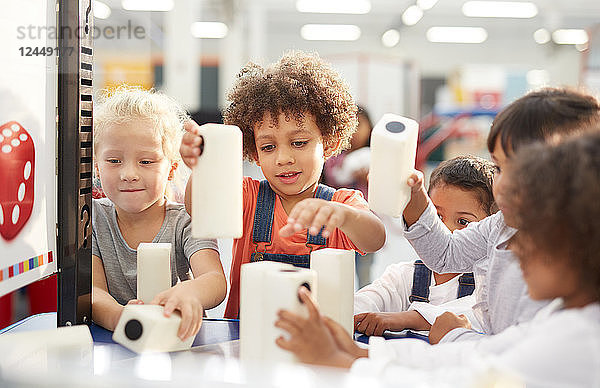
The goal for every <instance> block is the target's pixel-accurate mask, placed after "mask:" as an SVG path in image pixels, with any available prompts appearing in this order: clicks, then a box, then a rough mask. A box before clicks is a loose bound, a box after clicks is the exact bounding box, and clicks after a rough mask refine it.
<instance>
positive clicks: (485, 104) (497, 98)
mask: <svg viewBox="0 0 600 388" xmlns="http://www.w3.org/2000/svg"><path fill="white" fill-rule="evenodd" d="M473 99H474V100H475V105H477V106H478V107H480V108H482V109H500V108H501V104H502V93H501V92H496V91H483V90H476V91H474V92H473Z"/></svg>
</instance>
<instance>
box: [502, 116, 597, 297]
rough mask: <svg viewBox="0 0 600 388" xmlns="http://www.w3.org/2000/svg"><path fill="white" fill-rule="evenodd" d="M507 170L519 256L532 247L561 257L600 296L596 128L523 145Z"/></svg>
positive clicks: (585, 284)
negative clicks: (558, 139) (551, 141)
mask: <svg viewBox="0 0 600 388" xmlns="http://www.w3.org/2000/svg"><path fill="white" fill-rule="evenodd" d="M508 173H509V174H510V175H509V176H510V177H511V180H510V187H509V188H508V190H510V191H511V192H512V193H513V195H511V197H510V200H511V202H510V207H511V209H512V210H513V213H514V214H515V218H516V220H515V221H516V225H515V226H516V227H517V228H518V230H519V231H518V233H517V235H516V236H515V244H516V245H518V247H517V251H522V253H521V254H520V256H521V257H523V259H525V260H526V259H527V252H528V250H529V249H536V250H538V251H541V252H543V253H545V254H547V256H548V257H549V258H548V260H553V261H555V260H561V259H562V260H565V261H567V262H568V264H569V266H571V267H572V268H574V269H575V270H576V271H577V275H578V278H579V279H580V282H581V287H585V288H587V289H589V291H590V292H593V293H594V295H595V297H596V299H597V300H600V201H599V199H600V127H598V128H597V130H595V131H594V132H591V133H587V134H585V135H582V136H574V137H571V138H569V139H568V140H566V141H565V142H563V143H561V144H558V145H549V144H546V145H544V144H534V145H530V146H528V147H523V149H522V150H520V151H519V152H518V153H517V154H516V157H515V162H514V163H512V164H511V166H510V167H509V170H508ZM523 242H528V243H526V244H525V245H523Z"/></svg>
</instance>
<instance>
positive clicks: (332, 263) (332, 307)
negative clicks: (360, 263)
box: [310, 248, 354, 335]
mask: <svg viewBox="0 0 600 388" xmlns="http://www.w3.org/2000/svg"><path fill="white" fill-rule="evenodd" d="M310 268H311V269H313V270H314V271H315V272H316V273H317V288H318V290H319V293H318V295H317V302H318V303H319V308H320V310H321V313H322V314H323V315H325V316H328V317H329V318H331V319H333V320H334V321H336V322H337V323H339V324H340V325H342V326H343V327H344V329H346V331H347V332H348V333H349V334H350V335H352V334H353V333H354V251H347V250H343V249H333V248H325V249H319V250H316V251H313V252H312V253H311V254H310Z"/></svg>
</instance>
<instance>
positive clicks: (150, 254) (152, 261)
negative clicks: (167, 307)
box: [137, 243, 171, 303]
mask: <svg viewBox="0 0 600 388" xmlns="http://www.w3.org/2000/svg"><path fill="white" fill-rule="evenodd" d="M169 288H171V243H141V244H140V245H138V248H137V298H138V299H140V300H142V301H143V302H144V303H150V302H151V301H152V299H154V297H155V296H156V294H158V293H159V292H162V291H165V290H168V289H169Z"/></svg>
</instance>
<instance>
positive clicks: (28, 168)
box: [3, 150, 31, 180]
mask: <svg viewBox="0 0 600 388" xmlns="http://www.w3.org/2000/svg"><path fill="white" fill-rule="evenodd" d="M3 151H4V150H3ZM29 175H31V162H27V163H25V168H23V178H25V180H27V179H29Z"/></svg>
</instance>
